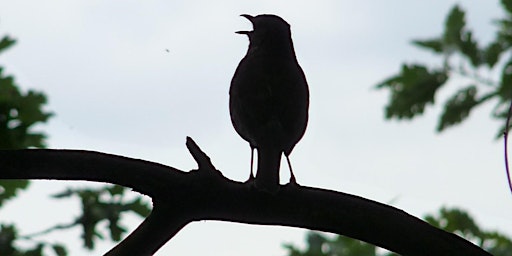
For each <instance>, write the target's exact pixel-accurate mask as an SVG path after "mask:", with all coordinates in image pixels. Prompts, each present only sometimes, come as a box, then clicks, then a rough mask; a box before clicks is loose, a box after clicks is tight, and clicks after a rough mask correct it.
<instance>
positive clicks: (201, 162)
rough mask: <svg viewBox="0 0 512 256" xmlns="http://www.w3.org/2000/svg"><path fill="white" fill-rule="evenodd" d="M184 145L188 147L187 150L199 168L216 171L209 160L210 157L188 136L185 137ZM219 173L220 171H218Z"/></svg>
mask: <svg viewBox="0 0 512 256" xmlns="http://www.w3.org/2000/svg"><path fill="white" fill-rule="evenodd" d="M185 145H186V146H187V148H188V151H189V152H190V154H191V155H192V157H193V158H194V160H196V162H197V165H198V168H199V170H210V171H211V170H214V171H215V172H218V171H217V170H216V169H215V166H213V164H212V161H211V160H210V157H208V156H207V155H206V154H205V153H204V152H203V151H202V150H201V149H200V148H199V146H198V145H197V144H196V142H195V141H194V140H193V139H192V138H190V137H187V142H186V143H185ZM219 174H220V173H219Z"/></svg>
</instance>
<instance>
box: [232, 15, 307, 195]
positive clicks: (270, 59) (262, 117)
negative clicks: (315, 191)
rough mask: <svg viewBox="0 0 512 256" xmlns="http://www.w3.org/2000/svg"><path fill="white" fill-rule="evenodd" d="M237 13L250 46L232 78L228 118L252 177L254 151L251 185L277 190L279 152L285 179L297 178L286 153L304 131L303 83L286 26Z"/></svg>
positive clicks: (272, 17) (269, 18)
mask: <svg viewBox="0 0 512 256" xmlns="http://www.w3.org/2000/svg"><path fill="white" fill-rule="evenodd" d="M241 16H243V17H245V18H247V19H248V20H249V21H251V23H252V25H253V28H254V29H253V31H238V32H236V33H238V34H245V35H247V36H248V37H249V49H248V50H247V54H246V55H245V57H244V58H243V59H242V61H240V64H239V65H238V68H237V69H236V71H235V75H234V76H233V80H232V81H231V88H230V90H229V95H230V100H229V110H230V113H231V121H232V123H233V126H234V127H235V130H236V131H237V132H238V134H239V135H240V136H241V137H242V138H243V139H244V140H246V141H247V142H249V145H250V147H251V176H250V177H251V178H252V177H253V174H252V165H253V156H254V149H255V148H256V149H257V151H258V169H257V173H256V187H258V188H260V189H263V190H265V191H269V192H276V191H277V190H278V188H279V165H280V163H281V154H282V153H284V155H285V156H286V160H287V161H288V166H289V168H290V174H291V177H290V182H292V183H295V182H296V181H295V176H294V175H293V171H292V167H291V164H290V159H289V156H290V153H291V152H292V150H293V148H294V147H295V144H297V142H298V141H299V140H300V139H301V138H302V136H303V135H304V132H305V130H306V126H307V121H308V107H309V91H308V85H307V82H306V77H305V76H304V72H303V71H302V69H301V67H300V66H299V64H298V62H297V58H296V57H295V51H294V49H293V42H292V39H291V32H290V25H289V24H288V23H287V22H286V21H284V20H283V19H282V18H280V17H278V16H275V15H268V14H264V15H258V16H256V17H253V16H251V15H247V14H243V15H241Z"/></svg>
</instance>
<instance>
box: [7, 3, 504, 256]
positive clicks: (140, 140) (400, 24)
mask: <svg viewBox="0 0 512 256" xmlns="http://www.w3.org/2000/svg"><path fill="white" fill-rule="evenodd" d="M458 2H459V3H460V4H461V6H463V8H464V9H465V10H466V11H467V20H468V22H469V25H470V26H471V27H472V28H473V29H474V31H475V36H476V37H477V38H478V39H480V40H482V41H484V42H487V41H489V40H490V39H491V38H492V36H493V31H494V28H493V27H492V25H491V20H492V19H493V18H498V17H500V15H502V13H501V12H500V8H499V6H498V1H489V0H476V1H474V0H471V1H470V0H461V1H458ZM454 3H455V1H446V0H433V1H406V0H391V1H385V2H384V1H369V0H363V1H348V0H343V1H339V0H338V1H336V0H332V1H321V2H318V1H316V2H312V1H270V0H265V1H257V2H256V1H234V0H232V1H215V2H212V1H181V2H178V1H162V0H152V1H134V0H131V1H99V0H88V1H85V0H80V1H79V0H77V1H65V0H50V1H35V0H26V1H0V34H2V35H3V34H9V35H11V36H13V37H15V38H17V39H18V44H17V45H16V46H15V47H14V48H12V49H11V50H9V51H7V52H6V53H4V54H2V55H1V56H0V64H1V65H2V66H5V67H6V71H7V72H8V73H10V74H13V75H14V76H15V77H16V78H17V81H18V83H19V84H20V86H21V87H22V88H24V89H28V88H33V89H38V90H42V91H44V92H45V93H46V94H47V95H48V98H49V105H48V109H50V110H52V111H54V112H55V113H56V116H55V117H54V118H52V119H51V121H50V123H49V125H46V126H44V127H41V129H44V130H45V131H46V132H47V133H48V134H49V136H50V137H49V140H48V142H49V147H50V148H68V149H89V150H97V151H102V152H108V153H113V154H118V155H124V156H129V157H134V158H141V159H146V160H151V161H155V162H159V163H163V164H167V165H171V166H173V167H177V168H180V169H182V170H189V169H193V168H195V167H196V166H195V163H194V161H193V160H192V158H191V157H190V156H189V154H188V152H187V150H186V148H185V136H192V137H193V138H194V139H195V140H196V141H197V143H198V144H199V145H200V146H201V147H202V149H203V150H205V151H206V152H207V153H208V154H209V155H210V157H211V158H212V161H213V163H214V164H215V165H216V167H217V168H218V169H220V170H221V171H222V172H223V174H224V175H225V176H227V177H229V178H231V179H234V180H244V179H246V178H247V176H248V172H249V156H250V155H249V146H248V144H247V143H246V142H245V141H243V140H242V139H241V138H240V137H239V136H238V135H237V134H236V133H235V131H234V129H233V128H232V126H231V123H230V120H229V112H228V105H227V103H228V89H229V82H230V80H231V77H232V75H233V72H234V70H235V68H236V66H237V64H238V62H239V61H240V59H241V58H242V57H243V56H244V55H245V51H246V49H247V45H248V40H247V38H246V37H243V36H240V35H237V34H235V33H234V32H235V31H237V30H242V29H250V24H249V23H248V22H247V21H246V20H245V19H243V18H241V17H239V15H240V14H242V13H248V14H253V15H256V14H261V13H273V14H277V15H279V16H281V17H283V18H284V19H285V20H287V21H288V22H289V23H290V24H291V27H292V35H293V39H294V43H295V47H296V52H297V57H298V59H299V62H300V64H301V65H302V67H303V69H304V71H305V73H306V76H307V79H308V82H309V87H310V91H311V106H310V116H311V118H310V121H309V126H308V130H307V131H306V134H305V136H304V138H303V139H302V141H301V142H299V144H298V145H297V147H296V148H295V149H294V152H293V153H292V156H291V160H292V161H293V165H294V170H295V172H296V176H297V179H298V182H299V183H301V184H304V185H307V186H314V187H321V188H327V189H333V190H336V191H343V192H347V193H351V194H356V195H359V196H363V197H366V198H369V199H373V200H376V201H380V202H384V203H386V202H390V201H392V200H393V202H394V205H395V206H396V207H398V208H401V209H403V210H405V211H407V212H409V213H411V214H413V215H416V216H423V215H424V214H426V213H431V212H435V211H437V210H438V209H439V208H440V207H441V206H443V205H445V206H456V207H462V208H464V209H466V210H468V211H469V212H470V214H472V215H473V216H474V217H475V218H476V220H477V222H478V223H479V224H480V225H481V226H482V227H483V228H487V229H499V230H500V231H502V232H504V233H506V234H508V235H511V236H512V224H511V222H510V220H509V216H510V213H511V212H512V196H511V195H510V193H509V192H508V188H507V184H506V177H505V175H504V169H503V153H502V151H503V149H502V143H501V141H494V140H493V138H494V136H495V134H496V131H497V128H498V125H499V124H498V123H497V122H495V121H491V120H490V119H489V113H490V109H491V108H492V107H493V106H492V104H488V105H485V106H484V107H483V108H482V109H480V110H478V111H476V112H474V113H472V114H471V117H470V119H469V120H468V121H467V122H465V123H464V124H463V125H461V126H459V127H456V128H453V129H450V130H448V131H446V132H445V133H443V134H441V135H438V134H435V133H434V128H435V125H436V118H437V114H438V113H439V108H434V109H428V110H427V113H426V114H425V115H424V116H423V117H420V118H418V119H417V120H414V121H412V122H400V123H399V122H396V121H392V122H386V121H385V120H384V114H383V108H384V105H385V103H386V102H387V97H388V95H387V93H385V92H384V91H376V90H373V86H374V85H375V84H377V83H378V82H380V81H382V80H383V79H385V78H386V77H388V76H390V75H392V74H395V73H396V72H397V71H398V70H399V67H400V64H401V63H402V62H403V61H409V62H429V63H436V59H434V58H433V56H432V55H431V54H429V53H427V52H423V51H419V50H418V49H416V48H414V47H412V46H411V45H410V43H409V42H410V41H411V40H412V39H416V38H429V37H433V36H436V35H438V33H440V32H441V31H442V27H443V22H444V17H445V15H446V14H447V12H448V10H449V9H450V8H451V7H452V6H453V4H454ZM166 49H168V50H169V52H167V51H166ZM437 63H438V62H437ZM459 82H460V81H453V85H452V86H450V87H452V88H446V89H443V90H442V91H441V93H440V94H439V95H438V97H437V98H436V102H438V103H442V102H444V100H445V99H446V97H447V96H448V95H449V94H450V92H453V91H454V90H455V89H456V88H457V86H462V85H464V84H460V83H459ZM285 170H286V169H285ZM287 175H288V174H287V172H286V171H284V172H283V177H282V180H283V182H284V181H286V180H288V176H287ZM73 184H75V183H73ZM78 184H80V185H83V184H82V183H78ZM67 185H68V184H67V183H66V182H37V183H34V185H33V187H32V188H31V190H29V191H30V192H29V193H26V194H23V196H21V197H20V199H19V200H17V201H15V202H13V203H12V204H9V205H8V206H7V207H6V209H4V210H3V212H2V220H7V221H11V220H12V221H16V222H18V223H20V227H21V232H31V231H37V230H40V229H41V228H44V227H47V224H48V223H54V222H58V221H67V220H71V219H72V218H73V217H74V216H75V215H76V214H77V212H78V205H76V204H75V203H73V202H60V201H57V202H55V201H49V200H47V199H46V195H47V194H48V193H52V192H57V191H60V190H61V189H63V188H64V187H66V186H67ZM36 210H37V212H36ZM59 211H64V213H60V212H59ZM127 220H128V221H127V223H131V228H135V226H136V223H137V221H140V220H138V219H136V218H133V217H128V219H127ZM79 233H80V232H79V230H78V229H77V230H73V231H70V232H66V233H64V234H60V235H56V236H53V237H52V238H53V239H55V240H63V241H66V242H67V243H68V242H69V244H71V245H72V249H73V251H72V253H71V254H72V255H89V254H92V255H94V254H99V253H101V252H105V251H106V250H108V248H110V247H112V244H109V243H100V246H99V249H98V250H97V251H95V252H94V253H88V252H87V251H84V250H82V249H80V246H81V244H80V241H79V240H78V237H79ZM304 233H305V232H304V231H303V230H299V229H295V228H286V227H266V226H251V225H242V224H233V223H225V222H212V221H205V222H198V223H193V224H190V225H188V226H187V227H185V228H184V229H183V230H182V231H181V232H180V233H179V234H178V235H177V236H176V237H175V238H173V239H172V240H171V241H170V242H168V243H167V244H166V246H165V247H164V248H163V249H162V250H161V251H160V252H159V253H158V254H157V255H205V254H209V255H248V256H252V255H276V256H277V255H285V251H284V250H283V249H282V247H281V244H282V243H283V242H293V243H295V244H303V238H304Z"/></svg>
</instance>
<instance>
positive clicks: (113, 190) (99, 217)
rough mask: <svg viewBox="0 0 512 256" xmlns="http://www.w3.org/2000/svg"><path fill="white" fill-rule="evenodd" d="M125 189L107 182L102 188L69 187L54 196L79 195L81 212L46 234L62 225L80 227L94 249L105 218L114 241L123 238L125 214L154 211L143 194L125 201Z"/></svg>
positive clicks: (84, 237) (86, 240)
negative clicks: (122, 223) (67, 223)
mask: <svg viewBox="0 0 512 256" xmlns="http://www.w3.org/2000/svg"><path fill="white" fill-rule="evenodd" d="M126 190H127V189H126V188H124V187H121V186H118V185H108V186H105V187H102V188H99V189H91V188H86V189H68V190H66V191H64V192H62V193H59V194H57V195H54V196H53V197H54V198H69V197H72V196H77V197H78V198H79V199H80V201H81V203H82V215H81V216H79V217H78V218H77V219H76V220H75V221H73V222H72V223H71V224H69V225H65V226H62V225H58V226H56V227H55V228H51V229H49V230H47V231H45V232H44V233H47V232H49V231H53V230H55V229H61V227H65V228H71V227H74V226H80V227H81V228H82V232H83V233H82V238H83V239H84V246H85V247H87V248H89V249H93V248H94V239H95V238H100V239H103V235H102V234H101V233H100V232H99V231H98V224H100V223H101V222H102V221H106V222H107V223H108V228H109V234H110V238H111V239H112V240H113V241H120V240H121V237H122V235H123V234H124V233H125V232H126V228H125V227H123V226H122V225H121V224H120V223H119V222H120V219H121V214H122V213H125V212H133V213H135V214H137V215H139V216H140V217H143V218H144V217H146V216H147V215H149V213H150V211H151V208H150V206H149V205H148V204H147V203H145V202H144V201H143V200H142V197H136V198H135V199H132V200H128V201H127V202H125V200H124V196H125V192H126Z"/></svg>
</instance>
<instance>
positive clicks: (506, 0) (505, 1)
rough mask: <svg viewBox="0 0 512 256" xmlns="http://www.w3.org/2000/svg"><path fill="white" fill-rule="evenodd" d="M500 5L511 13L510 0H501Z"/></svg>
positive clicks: (511, 2)
mask: <svg viewBox="0 0 512 256" xmlns="http://www.w3.org/2000/svg"><path fill="white" fill-rule="evenodd" d="M501 5H502V6H503V8H504V9H505V11H507V12H508V13H509V14H512V0H501Z"/></svg>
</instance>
